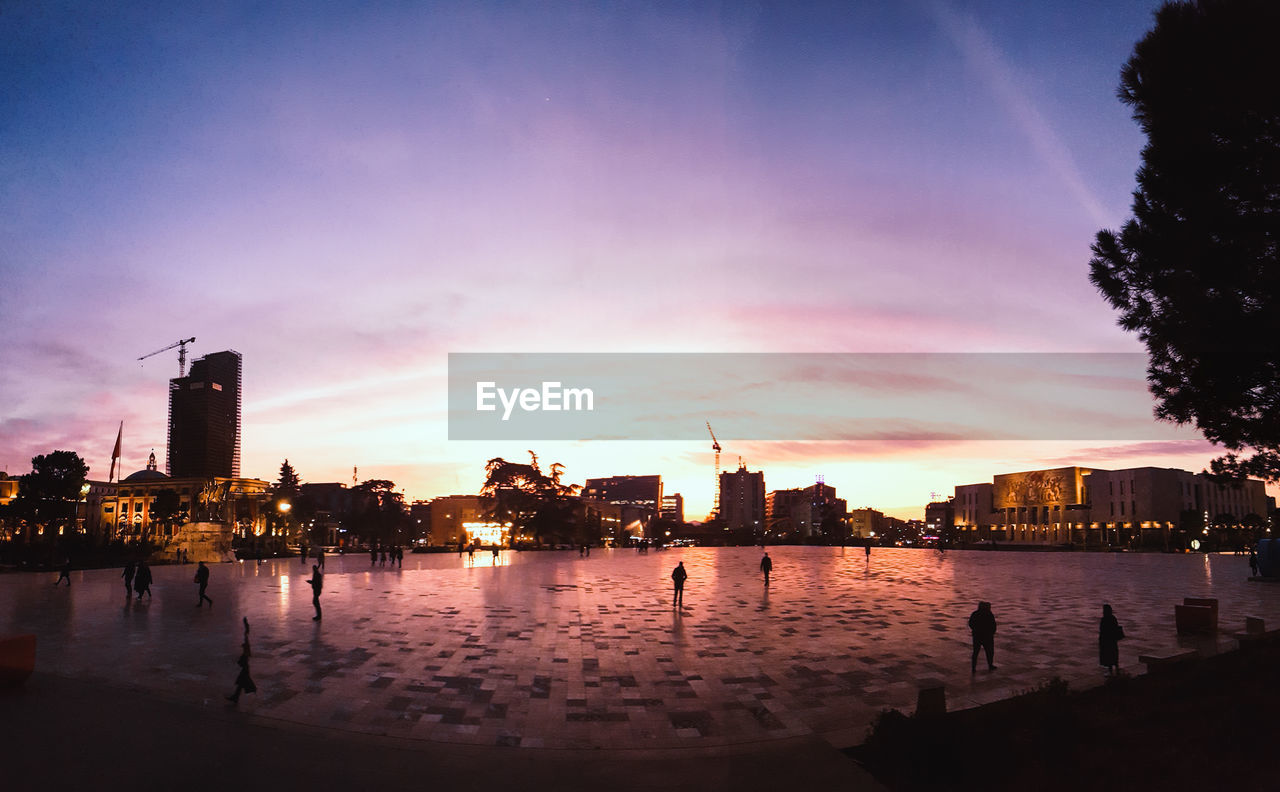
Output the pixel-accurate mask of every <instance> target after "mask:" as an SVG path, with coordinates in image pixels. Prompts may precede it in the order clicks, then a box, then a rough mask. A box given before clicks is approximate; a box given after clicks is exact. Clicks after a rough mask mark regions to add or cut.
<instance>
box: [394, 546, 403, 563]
mask: <svg viewBox="0 0 1280 792" xmlns="http://www.w3.org/2000/svg"><path fill="white" fill-rule="evenodd" d="M396 569H404V548H403V547H401V546H400V545H396Z"/></svg>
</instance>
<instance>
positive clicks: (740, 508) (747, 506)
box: [719, 463, 765, 531]
mask: <svg viewBox="0 0 1280 792" xmlns="http://www.w3.org/2000/svg"><path fill="white" fill-rule="evenodd" d="M764 496H765V492H764V472H763V471H759V470H756V471H751V470H747V466H746V465H744V464H741V463H739V464H738V469H737V470H736V471H734V472H732V473H728V472H725V473H721V474H720V514H719V517H720V521H721V522H722V523H723V526H724V529H725V530H727V531H741V530H748V531H763V530H764V526H765V510H764Z"/></svg>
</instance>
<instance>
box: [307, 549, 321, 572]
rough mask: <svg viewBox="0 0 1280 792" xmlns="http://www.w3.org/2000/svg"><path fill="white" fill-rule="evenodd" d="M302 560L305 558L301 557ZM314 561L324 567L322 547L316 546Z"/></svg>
mask: <svg viewBox="0 0 1280 792" xmlns="http://www.w3.org/2000/svg"><path fill="white" fill-rule="evenodd" d="M303 561H304V563H305V561H306V559H303ZM316 562H317V564H318V565H319V567H320V568H321V569H324V548H323V547H317V548H316Z"/></svg>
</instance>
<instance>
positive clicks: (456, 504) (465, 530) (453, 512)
mask: <svg viewBox="0 0 1280 792" xmlns="http://www.w3.org/2000/svg"><path fill="white" fill-rule="evenodd" d="M488 509H489V506H488V504H486V503H485V499H484V498H482V497H480V496H479V495H445V496H443V497H439V498H434V499H432V501H431V533H430V535H429V541H430V543H431V544H433V545H456V544H458V543H459V542H461V543H463V544H466V543H469V542H471V541H477V540H478V541H480V542H481V544H494V543H495V540H496V541H497V542H498V543H501V542H502V541H505V539H506V538H507V535H508V531H507V530H505V529H504V526H503V525H502V524H501V523H498V522H495V521H494V520H491V519H490V518H489V517H488V516H487V512H488Z"/></svg>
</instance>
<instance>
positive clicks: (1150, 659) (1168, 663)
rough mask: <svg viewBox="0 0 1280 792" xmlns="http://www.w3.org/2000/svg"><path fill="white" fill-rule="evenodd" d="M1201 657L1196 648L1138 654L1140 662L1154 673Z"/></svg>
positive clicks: (1150, 672)
mask: <svg viewBox="0 0 1280 792" xmlns="http://www.w3.org/2000/svg"><path fill="white" fill-rule="evenodd" d="M1199 657H1200V653H1199V652H1198V651H1196V650H1195V649H1183V650H1181V651H1177V652H1170V653H1169V654H1163V655H1138V662H1139V663H1145V664H1146V666H1147V673H1148V674H1154V673H1158V672H1160V671H1168V670H1169V669H1171V668H1175V667H1176V666H1178V665H1180V664H1182V663H1187V662H1190V661H1192V660H1195V659H1197V658H1199Z"/></svg>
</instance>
